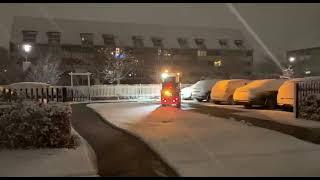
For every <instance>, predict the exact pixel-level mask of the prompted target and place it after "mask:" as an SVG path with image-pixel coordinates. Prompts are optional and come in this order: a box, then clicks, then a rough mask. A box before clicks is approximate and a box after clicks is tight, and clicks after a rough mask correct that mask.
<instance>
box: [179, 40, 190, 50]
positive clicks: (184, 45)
mask: <svg viewBox="0 0 320 180" xmlns="http://www.w3.org/2000/svg"><path fill="white" fill-rule="evenodd" d="M178 43H179V45H180V48H189V45H188V40H187V39H186V38H178Z"/></svg>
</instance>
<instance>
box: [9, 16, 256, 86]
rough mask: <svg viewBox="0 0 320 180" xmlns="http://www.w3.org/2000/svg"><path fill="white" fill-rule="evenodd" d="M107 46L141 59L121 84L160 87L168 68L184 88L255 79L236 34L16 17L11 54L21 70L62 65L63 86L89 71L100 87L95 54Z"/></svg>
mask: <svg viewBox="0 0 320 180" xmlns="http://www.w3.org/2000/svg"><path fill="white" fill-rule="evenodd" d="M25 44H29V45H31V46H32V50H31V51H30V52H28V53H26V52H24V51H23V46H24V45H25ZM103 47H108V48H114V49H116V48H119V49H123V50H126V51H130V53H132V54H133V55H134V56H135V57H136V58H137V60H139V66H138V68H137V69H136V70H135V71H134V72H132V73H129V74H128V76H127V77H125V78H124V79H122V80H121V82H122V83H129V84H130V83H155V82H158V81H159V75H160V72H161V71H162V70H163V69H169V70H172V71H179V72H181V74H182V82H183V83H194V82H196V81H198V80H200V79H203V78H251V75H252V66H253V50H252V48H250V45H249V44H247V43H246V40H245V39H244V37H243V36H242V34H241V32H240V31H238V30H234V29H212V28H211V29H209V28H194V27H168V26H160V25H143V24H127V23H105V22H93V21H71V20H65V19H50V20H48V19H43V18H32V17H15V18H14V23H13V27H12V33H11V41H10V50H9V51H10V59H11V61H13V62H15V63H14V64H15V65H16V66H21V67H22V65H23V62H24V61H30V62H31V63H32V64H35V63H37V61H39V60H41V59H43V58H48V57H50V58H51V59H53V60H52V61H59V63H60V69H61V71H62V72H64V73H63V75H62V76H61V79H62V80H61V85H68V75H67V74H68V73H69V72H88V71H89V72H92V73H93V79H94V80H95V81H94V82H92V83H93V84H100V83H104V82H103V77H101V75H99V73H97V72H95V70H96V67H97V66H101V64H100V63H101V62H98V61H97V59H96V52H97V50H98V49H99V48H103ZM21 70H22V68H21ZM81 83H85V82H79V84H81Z"/></svg>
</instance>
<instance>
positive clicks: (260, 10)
mask: <svg viewBox="0 0 320 180" xmlns="http://www.w3.org/2000/svg"><path fill="white" fill-rule="evenodd" d="M235 6H236V8H237V9H238V10H239V12H240V13H241V15H242V16H243V17H244V18H245V19H246V20H247V22H248V24H250V26H252V28H253V29H254V30H255V31H256V33H257V34H258V35H259V36H260V38H261V39H262V40H263V41H264V42H265V43H266V45H267V46H268V47H269V48H270V49H271V51H272V52H273V53H275V54H276V56H277V57H279V59H281V58H283V55H284V53H285V51H286V50H292V49H300V48H309V47H316V46H319V45H320V23H319V18H320V4H235ZM13 16H34V17H48V18H65V19H77V20H81V19H82V20H95V21H109V22H129V23H137V24H162V25H172V26H207V27H228V28H236V29H241V30H242V31H243V33H244V34H245V35H246V36H247V39H248V40H249V41H250V42H251V43H253V42H254V41H253V39H252V38H251V36H250V35H248V34H247V32H246V30H245V29H244V28H243V26H242V25H241V24H240V23H239V21H238V20H237V19H236V18H235V16H234V15H233V14H231V13H230V11H229V10H228V9H227V7H226V6H225V4H206V3H201V4H166V3H162V4H141V3H137V4H124V3H121V4H31V3H30V4H0V34H1V38H0V46H4V47H8V41H9V39H10V31H11V25H12V18H13ZM253 44H254V43H253ZM256 47H257V49H259V47H258V46H256Z"/></svg>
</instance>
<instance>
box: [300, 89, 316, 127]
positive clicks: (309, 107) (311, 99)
mask: <svg viewBox="0 0 320 180" xmlns="http://www.w3.org/2000/svg"><path fill="white" fill-rule="evenodd" d="M299 118H301V119H306V120H315V121H320V95H319V94H311V95H308V96H307V97H306V98H304V99H302V101H301V104H300V109H299Z"/></svg>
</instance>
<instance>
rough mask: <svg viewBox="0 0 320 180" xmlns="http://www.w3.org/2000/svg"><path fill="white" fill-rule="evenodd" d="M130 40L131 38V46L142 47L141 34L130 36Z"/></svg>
mask: <svg viewBox="0 0 320 180" xmlns="http://www.w3.org/2000/svg"><path fill="white" fill-rule="evenodd" d="M132 40H133V46H134V47H135V48H143V47H144V43H143V38H142V37H141V36H132Z"/></svg>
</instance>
